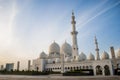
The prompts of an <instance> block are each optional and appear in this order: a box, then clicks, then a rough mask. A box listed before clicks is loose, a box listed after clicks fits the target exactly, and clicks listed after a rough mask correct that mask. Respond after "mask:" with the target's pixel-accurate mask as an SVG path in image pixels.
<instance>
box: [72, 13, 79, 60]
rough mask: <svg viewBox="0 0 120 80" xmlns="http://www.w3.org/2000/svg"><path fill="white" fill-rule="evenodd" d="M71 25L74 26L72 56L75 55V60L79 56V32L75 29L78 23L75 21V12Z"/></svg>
mask: <svg viewBox="0 0 120 80" xmlns="http://www.w3.org/2000/svg"><path fill="white" fill-rule="evenodd" d="M71 24H72V32H71V35H72V53H73V54H72V55H73V58H74V59H75V58H76V57H77V56H78V45H77V34H78V32H77V31H76V27H75V24H76V21H75V16H74V12H72V21H71Z"/></svg>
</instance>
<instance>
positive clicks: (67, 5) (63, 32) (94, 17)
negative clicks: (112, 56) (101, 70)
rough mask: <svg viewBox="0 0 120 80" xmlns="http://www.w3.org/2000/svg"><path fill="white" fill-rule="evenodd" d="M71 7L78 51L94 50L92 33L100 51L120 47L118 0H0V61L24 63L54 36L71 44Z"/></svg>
mask: <svg viewBox="0 0 120 80" xmlns="http://www.w3.org/2000/svg"><path fill="white" fill-rule="evenodd" d="M72 10H74V13H75V17H76V29H77V31H78V36H77V37H78V46H79V52H84V53H85V54H89V53H90V52H92V53H93V54H95V44H94V36H95V35H96V37H97V39H98V43H99V48H100V54H101V53H102V52H103V51H104V50H105V51H107V52H109V47H110V46H114V48H115V50H117V49H118V48H120V0H0V65H1V64H5V63H6V62H15V63H16V61H21V64H27V60H28V59H30V60H33V59H35V58H37V57H39V54H40V52H41V51H45V52H46V53H47V54H48V49H49V45H50V44H51V43H52V42H53V41H54V40H55V41H56V42H57V43H58V44H59V45H60V46H61V45H62V44H63V43H64V41H65V40H66V41H67V42H68V43H70V44H71V43H72V42H71V41H72V40H71V35H70V32H71V29H72V26H71V13H72ZM15 65H16V64H15Z"/></svg>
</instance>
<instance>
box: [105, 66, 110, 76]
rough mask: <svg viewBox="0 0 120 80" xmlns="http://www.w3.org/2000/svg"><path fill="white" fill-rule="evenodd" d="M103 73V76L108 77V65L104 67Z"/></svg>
mask: <svg viewBox="0 0 120 80" xmlns="http://www.w3.org/2000/svg"><path fill="white" fill-rule="evenodd" d="M104 73H105V75H110V69H109V66H108V65H105V66H104Z"/></svg>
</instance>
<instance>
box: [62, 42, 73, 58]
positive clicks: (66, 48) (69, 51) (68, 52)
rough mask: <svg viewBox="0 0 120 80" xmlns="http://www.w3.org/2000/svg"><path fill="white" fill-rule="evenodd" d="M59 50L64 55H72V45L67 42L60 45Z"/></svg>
mask: <svg viewBox="0 0 120 80" xmlns="http://www.w3.org/2000/svg"><path fill="white" fill-rule="evenodd" d="M60 51H61V53H63V54H65V56H71V55H72V47H71V45H70V44H68V43H67V42H65V43H64V44H63V45H62V46H61V48H60Z"/></svg>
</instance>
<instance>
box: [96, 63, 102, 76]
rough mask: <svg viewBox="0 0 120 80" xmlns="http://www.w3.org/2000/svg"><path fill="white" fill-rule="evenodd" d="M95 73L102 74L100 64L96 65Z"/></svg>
mask: <svg viewBox="0 0 120 80" xmlns="http://www.w3.org/2000/svg"><path fill="white" fill-rule="evenodd" d="M96 75H102V67H101V66H100V65H97V66H96Z"/></svg>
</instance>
